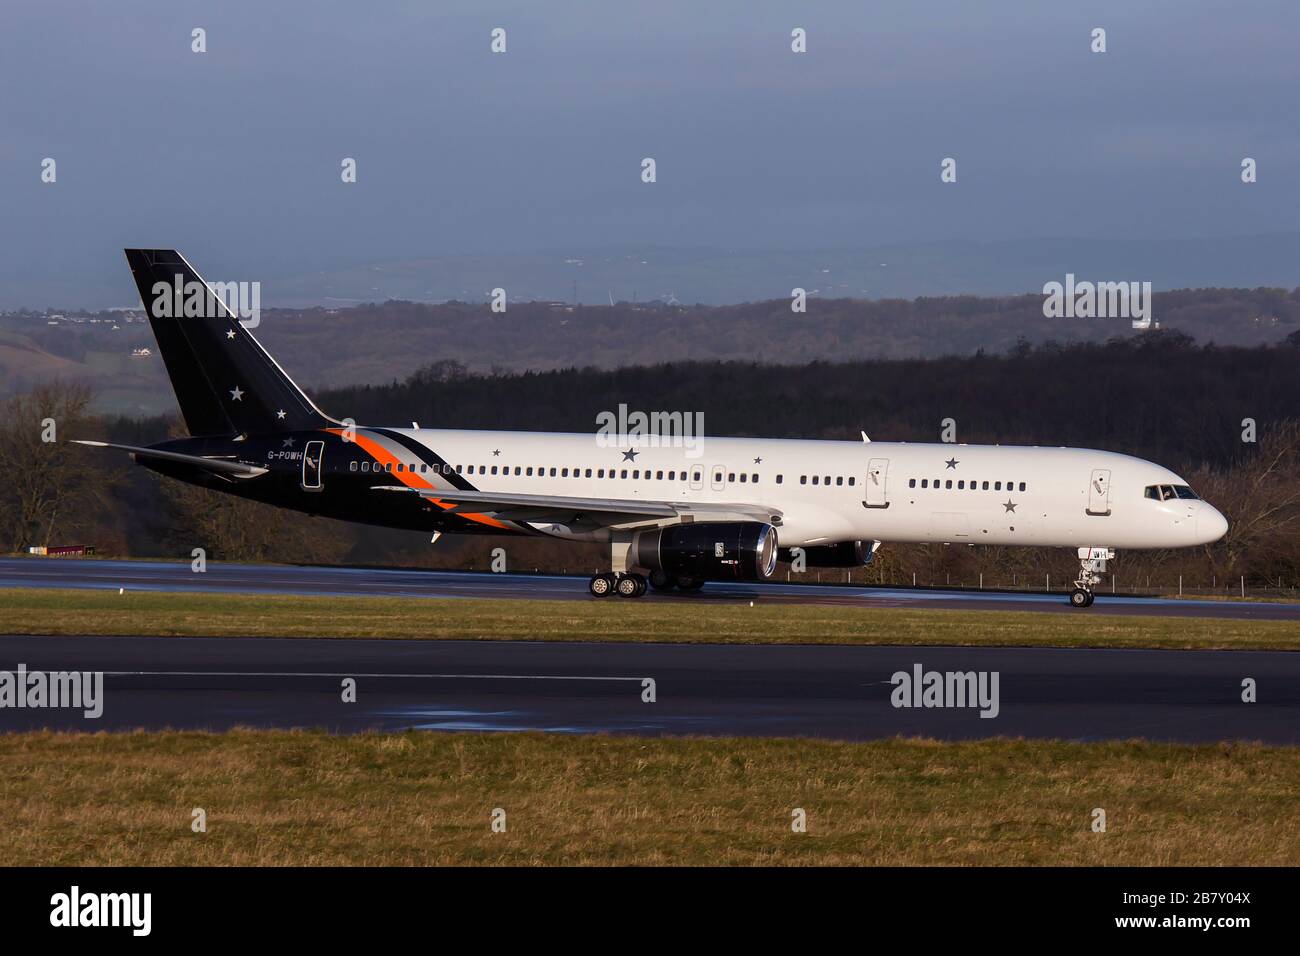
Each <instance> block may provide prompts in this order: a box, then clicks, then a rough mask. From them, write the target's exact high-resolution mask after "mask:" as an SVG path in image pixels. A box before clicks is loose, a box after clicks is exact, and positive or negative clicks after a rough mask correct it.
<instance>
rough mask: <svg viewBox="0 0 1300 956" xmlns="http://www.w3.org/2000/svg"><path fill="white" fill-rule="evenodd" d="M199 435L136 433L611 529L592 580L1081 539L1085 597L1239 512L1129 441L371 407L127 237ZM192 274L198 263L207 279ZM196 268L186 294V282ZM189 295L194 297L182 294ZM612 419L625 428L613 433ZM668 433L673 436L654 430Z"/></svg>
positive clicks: (722, 575) (347, 492)
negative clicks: (1111, 570)
mask: <svg viewBox="0 0 1300 956" xmlns="http://www.w3.org/2000/svg"><path fill="white" fill-rule="evenodd" d="M125 251H126V258H127V262H128V263H129V265H130V267H131V271H132V274H133V275H134V278H135V282H136V285H137V287H138V289H139V292H140V298H141V301H142V302H143V304H144V306H145V311H146V312H147V313H148V315H149V321H150V324H151V326H152V328H153V333H154V337H155V338H156V339H157V342H158V349H159V352H160V353H161V355H162V357H163V361H164V363H165V365H166V368H167V373H168V376H169V377H170V379H171V383H172V387H173V389H174V390H175V392H176V400H177V403H178V404H179V406H180V410H181V414H182V416H183V417H184V420H185V424H186V426H187V428H188V430H189V433H190V435H191V437H189V438H183V439H175V440H171V441H164V442H160V443H158V444H156V445H150V446H148V447H139V446H132V445H121V444H110V443H105V442H92V441H82V442H80V443H81V444H86V445H97V446H102V447H109V448H114V449H119V450H122V451H126V452H129V453H130V455H131V456H132V457H133V458H134V460H135V461H136V462H137V463H138V464H141V465H144V466H145V467H148V468H150V469H152V470H153V471H156V472H158V473H160V474H162V475H165V476H168V477H170V478H175V479H178V480H180V481H186V482H190V483H192V484H196V485H201V486H203V487H206V488H211V489H214V490H217V491H222V492H227V493H230V494H235V495H239V496H241V497H244V498H250V499H253V500H256V501H261V502H265V503H268V504H272V505H276V506H279V507H283V508H291V509H294V510H296V511H301V512H305V513H308V514H312V515H324V516H328V517H331V518H338V519H341V520H344V521H355V522H361V523H365V524H372V525H381V526H386V527H391V528H403V529H409V530H416V531H423V532H425V533H431V534H432V535H433V538H434V540H436V539H437V537H438V535H439V534H441V533H443V532H455V533H458V534H489V535H542V536H548V537H552V538H556V539H560V540H564V541H585V542H598V543H600V544H603V545H606V546H607V547H608V553H609V566H608V569H607V570H603V571H600V572H598V573H597V574H594V575H593V576H592V577H591V579H590V581H589V585H588V586H589V590H590V592H591V594H592V595H594V596H596V597H605V596H607V595H611V594H618V595H620V596H621V597H626V598H637V597H641V596H642V595H644V594H645V593H646V592H647V590H648V589H650V588H653V589H655V590H659V591H666V590H672V589H678V590H680V591H695V590H698V589H699V588H700V587H702V586H703V585H704V584H705V582H707V581H726V580H733V581H735V580H739V581H756V582H762V581H765V580H768V579H770V578H771V577H772V576H773V574H774V572H775V570H776V565H777V561H778V559H785V560H790V559H792V558H795V557H798V556H800V555H799V552H802V555H801V557H802V559H803V561H804V563H805V566H807V567H816V568H853V567H861V566H864V565H866V564H868V563H870V561H871V560H872V558H873V556H874V555H875V554H876V552H877V549H879V548H880V547H881V545H882V544H890V543H917V542H931V543H946V544H983V545H1016V546H1030V547H1040V548H1075V549H1076V550H1077V555H1078V559H1079V565H1080V571H1079V575H1078V577H1077V578H1076V579H1075V581H1074V582H1073V583H1074V589H1073V590H1072V591H1071V593H1070V603H1071V605H1073V606H1074V607H1080V608H1082V607H1088V606H1091V605H1092V603H1093V600H1094V590H1093V589H1094V587H1095V585H1097V584H1098V583H1099V582H1100V580H1101V578H1100V575H1099V572H1100V571H1103V570H1104V569H1105V562H1106V561H1107V560H1108V559H1110V558H1113V557H1114V553H1115V552H1114V549H1116V548H1188V547H1194V546H1197V545H1203V544H1209V543H1212V542H1214V541H1217V540H1219V538H1221V537H1222V536H1223V535H1224V534H1225V533H1226V532H1227V530H1228V522H1227V521H1226V520H1225V519H1224V517H1223V515H1222V514H1220V513H1219V511H1218V510H1216V509H1215V508H1214V507H1213V506H1212V505H1211V504H1210V503H1209V502H1207V501H1203V500H1201V499H1200V498H1199V497H1198V496H1197V495H1196V494H1195V492H1193V491H1192V489H1191V488H1190V487H1189V485H1188V483H1187V482H1186V481H1185V480H1183V479H1182V478H1180V477H1179V476H1178V475H1176V474H1174V473H1173V472H1172V471H1170V470H1169V469H1167V468H1163V467H1161V466H1160V465H1157V464H1154V463H1153V462H1149V461H1144V460H1142V459H1140V458H1134V457H1131V456H1128V455H1122V454H1116V453H1114V452H1107V451H1096V450H1093V449H1087V448H1047V447H1036V446H1035V447H1024V446H1000V445H963V444H956V443H937V444H925V443H908V442H901V443H900V442H876V441H871V440H869V439H868V438H867V436H866V434H865V433H864V434H863V436H862V438H863V440H862V442H856V441H795V440H784V439H780V440H778V439H759V438H709V437H705V438H703V439H701V440H699V441H698V442H693V443H689V444H690V447H686V445H687V443H682V442H677V443H674V442H672V441H656V440H655V439H654V438H652V437H650V436H645V435H635V436H627V435H615V436H613V440H606V441H601V440H598V436H597V435H596V434H595V433H592V434H557V433H545V432H511V431H485V430H454V429H438V428H420V427H417V426H415V425H414V423H413V426H412V427H411V428H388V427H370V426H360V425H356V424H354V423H353V422H352V421H351V420H339V419H335V418H331V417H330V416H328V415H326V414H325V413H324V412H323V411H321V410H320V409H319V408H317V407H316V405H315V404H314V403H313V402H312V401H311V399H310V398H308V397H307V395H306V394H304V393H303V391H302V390H301V389H300V388H299V387H298V386H297V385H295V384H294V382H293V380H292V379H290V378H289V376H288V374H286V373H285V371H284V370H283V369H282V368H281V367H280V365H279V364H278V363H277V362H276V361H275V359H274V358H272V357H271V355H270V354H269V353H268V352H267V351H266V350H265V349H264V348H263V347H262V346H261V344H260V343H259V342H258V341H257V339H256V338H255V337H254V336H253V333H252V332H251V331H250V330H249V329H248V328H246V327H245V326H244V325H243V324H241V322H240V320H239V318H238V316H237V315H236V314H235V313H234V312H233V311H232V310H231V309H230V308H228V307H227V305H226V303H225V301H224V300H223V299H222V297H221V296H220V295H218V294H216V293H215V292H214V291H213V290H212V287H211V286H209V285H208V284H207V283H206V282H204V281H203V279H202V278H201V277H200V276H199V275H198V273H197V272H195V270H194V269H193V267H191V266H190V264H189V262H187V261H186V260H185V258H184V257H183V256H182V255H181V254H180V253H178V252H176V251H174V250H170V249H127V250H125ZM191 284H196V285H191ZM182 288H187V289H197V290H199V292H200V294H199V296H198V299H200V300H201V301H200V302H199V303H198V306H197V307H195V308H193V309H189V308H186V309H176V308H173V307H172V305H173V303H172V302H171V301H169V300H170V297H171V296H172V294H173V291H174V290H177V289H182ZM173 312H177V313H180V312H193V313H195V314H192V315H188V316H185V315H179V316H177V315H173V314H172V313H173ZM606 437H608V436H606ZM656 437H657V436H656Z"/></svg>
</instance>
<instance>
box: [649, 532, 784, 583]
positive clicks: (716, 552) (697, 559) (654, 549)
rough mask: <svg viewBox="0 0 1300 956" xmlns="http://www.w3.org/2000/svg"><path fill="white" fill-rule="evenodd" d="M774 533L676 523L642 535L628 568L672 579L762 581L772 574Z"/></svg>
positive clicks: (774, 549) (774, 550)
mask: <svg viewBox="0 0 1300 956" xmlns="http://www.w3.org/2000/svg"><path fill="white" fill-rule="evenodd" d="M776 554H777V544H776V529H775V528H773V527H772V526H771V525H770V524H767V523H766V522H763V521H715V522H701V523H690V524H674V525H668V526H667V527H664V528H655V529H653V530H650V531H642V532H639V533H638V534H637V536H636V537H635V538H634V539H633V541H632V549H631V553H630V555H629V557H630V558H631V560H630V561H629V563H631V564H636V565H638V566H639V567H642V568H647V569H649V570H650V571H662V572H664V574H666V575H668V576H669V577H670V578H677V577H688V578H694V579H696V580H701V581H702V580H713V581H766V580H767V579H768V578H770V577H771V576H772V572H773V571H775V570H776Z"/></svg>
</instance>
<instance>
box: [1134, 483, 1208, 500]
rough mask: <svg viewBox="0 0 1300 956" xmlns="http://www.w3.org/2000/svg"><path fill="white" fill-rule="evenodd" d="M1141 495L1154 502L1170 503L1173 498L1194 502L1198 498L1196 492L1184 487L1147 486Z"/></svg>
mask: <svg viewBox="0 0 1300 956" xmlns="http://www.w3.org/2000/svg"><path fill="white" fill-rule="evenodd" d="M1143 494H1144V495H1145V496H1146V497H1147V498H1152V499H1154V500H1156V501H1170V500H1172V499H1174V498H1183V499H1186V500H1188V501H1196V500H1198V498H1199V496H1198V495H1197V494H1196V492H1194V491H1192V489H1191V488H1189V487H1187V486H1186V485H1147V486H1146V489H1145V490H1144V491H1143Z"/></svg>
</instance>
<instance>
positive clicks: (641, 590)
mask: <svg viewBox="0 0 1300 956" xmlns="http://www.w3.org/2000/svg"><path fill="white" fill-rule="evenodd" d="M614 587H615V590H617V591H618V596H619V597H624V598H639V597H640V596H641V595H643V594H645V592H646V583H645V578H643V577H641V575H639V574H624V575H622V576H621V577H619V579H618V584H616V585H615V586H614Z"/></svg>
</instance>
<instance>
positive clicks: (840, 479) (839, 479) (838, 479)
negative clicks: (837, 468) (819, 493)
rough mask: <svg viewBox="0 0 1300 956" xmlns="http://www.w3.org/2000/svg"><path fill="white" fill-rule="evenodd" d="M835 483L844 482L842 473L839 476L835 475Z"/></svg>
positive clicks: (840, 483)
mask: <svg viewBox="0 0 1300 956" xmlns="http://www.w3.org/2000/svg"><path fill="white" fill-rule="evenodd" d="M835 484H836V485H843V484H844V477H843V476H842V475H841V476H839V477H837V478H836V479H835Z"/></svg>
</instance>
